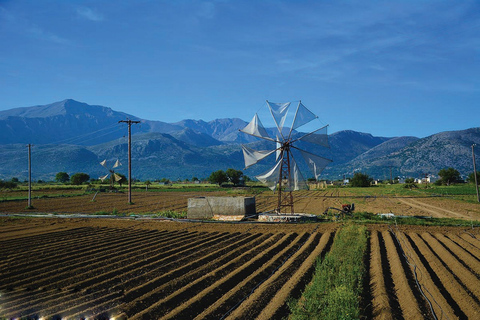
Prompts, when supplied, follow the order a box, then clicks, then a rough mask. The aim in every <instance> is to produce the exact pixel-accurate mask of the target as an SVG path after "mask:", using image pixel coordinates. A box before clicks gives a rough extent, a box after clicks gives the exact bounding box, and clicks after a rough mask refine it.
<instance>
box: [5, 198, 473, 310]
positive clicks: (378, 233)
mask: <svg viewBox="0 0 480 320" xmlns="http://www.w3.org/2000/svg"><path fill="white" fill-rule="evenodd" d="M330 192H331V191H328V192H325V191H303V192H299V193H298V194H296V198H295V199H296V211H299V212H306V213H317V214H320V213H322V212H323V211H325V210H326V209H327V208H328V207H337V208H339V207H341V204H343V203H352V202H354V203H355V205H356V210H357V211H370V212H375V213H388V212H393V213H395V214H400V215H428V216H434V217H452V218H462V219H469V220H471V219H474V220H480V219H479V217H480V212H479V210H480V209H479V206H478V205H476V204H469V203H464V202H459V201H455V200H452V199H450V198H407V197H402V198H393V197H391V198H386V197H372V196H363V197H360V196H355V195H351V194H348V193H346V192H344V191H338V192H332V193H330ZM216 194H217V193H216ZM225 194H226V193H225ZM196 195H197V194H193V193H188V194H187V193H177V194H175V193H170V192H169V193H166V192H164V193H153V192H152V193H135V194H134V201H135V204H134V205H128V204H127V203H126V200H127V199H126V195H125V194H99V195H98V196H97V199H96V201H91V200H92V199H91V196H81V197H72V198H68V197H65V198H53V199H34V206H35V209H34V210H28V211H27V212H28V213H32V212H33V213H35V212H37V213H40V212H41V213H95V212H98V211H102V210H104V211H109V212H111V211H112V210H113V208H115V210H117V211H118V212H119V213H122V212H124V213H128V212H158V211H162V210H176V211H181V210H186V204H187V199H188V197H191V196H196ZM274 198H275V195H273V194H269V193H264V194H262V195H260V196H257V199H256V200H257V208H258V210H259V211H262V210H270V209H271V208H272V205H273V204H272V203H274V202H275V201H274ZM272 199H273V201H272ZM25 205H26V204H25V203H24V201H15V202H4V203H0V211H1V212H3V213H7V214H9V215H11V214H13V213H18V212H26V210H25ZM341 227H342V222H338V223H308V224H262V223H242V224H238V223H235V224H234V223H213V222H200V223H199V222H197V223H192V222H174V221H165V220H153V219H137V218H124V219H118V218H111V219H99V218H96V219H93V218H92V219H79V218H67V219H60V218H56V217H54V216H52V217H50V218H13V215H11V217H2V218H0V318H17V317H25V318H40V317H45V318H60V317H61V318H62V319H63V318H65V319H80V318H87V317H88V318H111V317H116V318H132V319H152V318H153V319H154V318H162V319H194V318H195V319H219V318H222V317H224V318H227V319H254V318H258V319H282V318H283V317H285V316H288V306H287V301H288V300H289V299H291V298H298V297H299V295H300V294H301V292H302V291H303V289H304V288H305V286H306V284H308V282H309V281H310V280H311V277H312V274H313V272H314V265H315V261H316V259H317V258H318V257H320V256H323V255H324V254H326V253H327V252H328V251H329V250H330V247H331V244H332V242H333V238H334V235H335V232H336V231H337V230H338V228H341ZM368 228H369V231H370V232H371V237H370V241H369V248H368V252H367V257H366V259H365V263H366V265H367V268H368V270H369V272H368V275H367V278H366V279H365V284H366V290H365V293H364V296H363V297H362V301H361V303H362V306H363V307H362V310H363V313H364V317H365V318H368V319H370V318H375V319H396V318H403V319H431V318H433V315H435V316H436V317H437V318H438V319H457V318H461V319H464V318H470V319H479V318H480V314H479V311H480V289H479V288H480V232H479V230H478V228H460V227H419V226H399V227H395V225H371V226H369V227H368Z"/></svg>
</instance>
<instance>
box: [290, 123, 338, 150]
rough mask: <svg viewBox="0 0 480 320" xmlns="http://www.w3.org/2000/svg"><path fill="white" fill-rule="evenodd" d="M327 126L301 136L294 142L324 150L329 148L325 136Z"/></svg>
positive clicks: (326, 136)
mask: <svg viewBox="0 0 480 320" xmlns="http://www.w3.org/2000/svg"><path fill="white" fill-rule="evenodd" d="M327 127H328V125H327V126H324V127H322V128H320V129H317V130H315V131H312V132H310V133H307V134H306V135H303V136H301V137H300V138H298V139H295V140H294V142H295V141H306V142H310V143H313V144H317V145H320V146H323V147H326V148H330V144H329V143H328V135H327Z"/></svg>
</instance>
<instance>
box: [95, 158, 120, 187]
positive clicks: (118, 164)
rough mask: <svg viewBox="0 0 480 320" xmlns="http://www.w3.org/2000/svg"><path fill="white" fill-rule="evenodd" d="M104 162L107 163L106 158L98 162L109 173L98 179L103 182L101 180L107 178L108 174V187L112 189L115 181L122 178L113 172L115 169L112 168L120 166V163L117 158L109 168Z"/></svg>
mask: <svg viewBox="0 0 480 320" xmlns="http://www.w3.org/2000/svg"><path fill="white" fill-rule="evenodd" d="M106 163H107V160H106V159H105V160H103V161H102V162H100V164H101V165H102V167H104V168H105V169H107V170H108V171H109V172H110V173H107V174H106V175H104V176H102V177H100V178H99V179H100V180H102V182H103V181H105V179H107V178H108V176H110V188H112V189H113V185H114V184H115V181H117V182H118V181H120V180H122V177H121V176H120V175H119V174H117V173H115V171H114V170H113V169H115V168H118V167H120V166H121V165H122V164H121V163H120V161H119V160H118V159H117V161H115V164H114V165H113V167H112V168H111V169H109V168H108V167H107V164H106Z"/></svg>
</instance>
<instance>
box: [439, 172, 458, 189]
mask: <svg viewBox="0 0 480 320" xmlns="http://www.w3.org/2000/svg"><path fill="white" fill-rule="evenodd" d="M438 175H439V176H440V178H441V180H442V183H443V184H446V185H447V186H449V185H450V184H451V183H453V182H455V181H458V180H460V172H458V171H457V170H455V169H453V168H452V167H449V168H446V169H442V170H440V171H439V172H438Z"/></svg>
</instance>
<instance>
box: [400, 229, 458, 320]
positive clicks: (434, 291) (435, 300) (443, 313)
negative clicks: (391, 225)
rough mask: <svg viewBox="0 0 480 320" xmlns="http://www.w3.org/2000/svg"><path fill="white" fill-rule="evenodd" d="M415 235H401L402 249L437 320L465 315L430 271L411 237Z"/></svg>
mask: <svg viewBox="0 0 480 320" xmlns="http://www.w3.org/2000/svg"><path fill="white" fill-rule="evenodd" d="M414 235H415V234H405V233H404V234H403V236H404V237H405V241H402V243H401V244H402V248H403V250H404V252H405V254H406V255H407V257H408V259H409V261H410V263H411V264H412V266H411V267H410V268H411V270H412V272H413V273H414V274H415V273H416V274H417V279H418V282H419V283H420V286H421V287H422V290H423V292H424V294H425V296H426V298H427V299H428V300H429V301H430V303H431V305H432V308H433V311H434V313H435V314H436V316H437V318H439V319H443V318H445V317H446V318H448V319H453V318H458V317H459V316H463V317H464V318H465V314H464V313H463V312H462V311H461V310H460V307H459V306H458V304H457V303H456V302H455V301H454V300H453V298H452V297H451V296H450V294H449V293H448V292H447V291H446V290H445V287H444V286H443V285H442V283H441V282H440V280H439V279H438V276H437V275H436V274H435V272H434V271H433V270H432V268H431V266H430V265H429V263H428V261H427V259H426V258H425V257H424V256H423V254H422V253H421V252H420V250H419V249H418V247H417V245H416V244H415V242H414V241H413V240H412V238H411V237H412V236H414Z"/></svg>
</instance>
